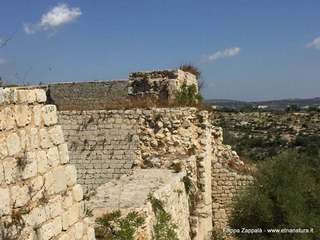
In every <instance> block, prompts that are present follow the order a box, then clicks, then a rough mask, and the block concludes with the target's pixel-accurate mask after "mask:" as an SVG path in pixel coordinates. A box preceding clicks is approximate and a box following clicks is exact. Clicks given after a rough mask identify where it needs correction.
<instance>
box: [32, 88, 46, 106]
mask: <svg viewBox="0 0 320 240" xmlns="http://www.w3.org/2000/svg"><path fill="white" fill-rule="evenodd" d="M34 91H35V94H36V98H37V102H39V103H44V102H46V101H47V95H46V92H45V90H43V89H35V90H34Z"/></svg>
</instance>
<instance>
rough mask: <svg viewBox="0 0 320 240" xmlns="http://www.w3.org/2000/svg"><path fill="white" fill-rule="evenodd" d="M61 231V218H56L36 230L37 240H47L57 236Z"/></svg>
mask: <svg viewBox="0 0 320 240" xmlns="http://www.w3.org/2000/svg"><path fill="white" fill-rule="evenodd" d="M61 231H62V225H61V217H56V218H55V219H53V220H50V221H48V222H47V223H45V224H43V225H42V226H41V227H40V228H39V229H38V231H37V232H38V239H39V240H49V239H51V238H53V237H55V236H57V235H58V234H59V233H61Z"/></svg>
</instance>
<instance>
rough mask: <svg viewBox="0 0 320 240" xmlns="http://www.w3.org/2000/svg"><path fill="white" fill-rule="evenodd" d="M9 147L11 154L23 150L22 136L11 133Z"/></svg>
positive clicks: (8, 138)
mask: <svg viewBox="0 0 320 240" xmlns="http://www.w3.org/2000/svg"><path fill="white" fill-rule="evenodd" d="M7 148H8V153H9V155H10V156H12V155H14V154H17V153H18V152H20V151H21V145H20V138H19V136H18V134H16V133H11V134H9V135H8V137H7Z"/></svg>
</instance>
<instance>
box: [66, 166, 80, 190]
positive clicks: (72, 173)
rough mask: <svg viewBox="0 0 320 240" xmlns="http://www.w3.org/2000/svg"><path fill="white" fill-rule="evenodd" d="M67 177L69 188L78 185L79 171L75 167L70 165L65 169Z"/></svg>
mask: <svg viewBox="0 0 320 240" xmlns="http://www.w3.org/2000/svg"><path fill="white" fill-rule="evenodd" d="M65 175H66V178H67V185H68V186H73V185H74V184H76V183H77V170H76V167H75V166H74V165H68V166H66V167H65Z"/></svg>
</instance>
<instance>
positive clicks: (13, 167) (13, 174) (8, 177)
mask: <svg viewBox="0 0 320 240" xmlns="http://www.w3.org/2000/svg"><path fill="white" fill-rule="evenodd" d="M3 169H4V178H5V182H6V183H7V184H10V183H12V182H14V181H16V180H17V179H18V177H20V172H19V169H18V166H17V161H16V160H15V159H14V158H6V159H5V160H4V161H3Z"/></svg>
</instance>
